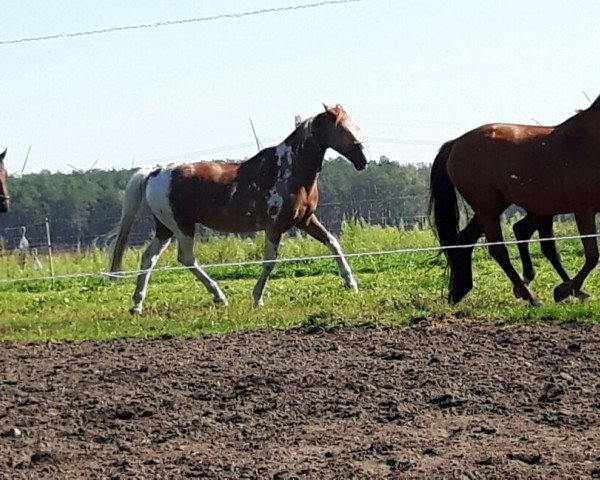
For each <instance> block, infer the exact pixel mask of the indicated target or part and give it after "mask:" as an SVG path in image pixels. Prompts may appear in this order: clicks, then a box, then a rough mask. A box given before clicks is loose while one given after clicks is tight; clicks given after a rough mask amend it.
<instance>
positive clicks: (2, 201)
mask: <svg viewBox="0 0 600 480" xmlns="http://www.w3.org/2000/svg"><path fill="white" fill-rule="evenodd" d="M4 157H6V149H5V150H4V151H3V152H2V153H0V213H4V212H8V209H9V207H10V195H9V194H8V173H7V172H6V168H5V167H4Z"/></svg>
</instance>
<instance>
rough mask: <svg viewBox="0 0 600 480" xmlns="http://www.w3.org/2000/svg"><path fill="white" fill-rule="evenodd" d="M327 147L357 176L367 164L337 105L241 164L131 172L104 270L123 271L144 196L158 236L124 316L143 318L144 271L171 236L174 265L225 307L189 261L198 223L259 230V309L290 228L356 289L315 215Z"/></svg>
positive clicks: (357, 132)
mask: <svg viewBox="0 0 600 480" xmlns="http://www.w3.org/2000/svg"><path fill="white" fill-rule="evenodd" d="M328 148H332V149H334V150H336V151H337V152H338V153H340V154H341V155H343V156H344V157H346V158H347V159H348V160H349V161H350V162H352V164H354V167H355V168H356V169H357V170H363V169H364V168H365V167H366V165H367V159H366V158H365V153H364V151H363V148H364V147H363V140H362V134H361V131H360V129H359V128H358V127H357V126H356V125H355V124H354V123H353V122H352V120H351V119H350V117H349V116H348V115H347V114H346V112H345V111H344V109H343V108H342V107H341V106H340V105H337V106H335V107H327V106H325V111H324V112H322V113H320V114H318V115H316V116H314V117H312V118H309V119H307V120H305V121H304V122H302V123H301V124H300V125H298V127H297V128H296V129H295V130H294V131H293V132H292V133H291V134H290V135H289V136H288V137H287V138H286V139H285V140H284V141H283V142H282V143H280V144H279V145H278V146H277V147H270V148H266V149H264V150H262V151H260V152H259V153H258V154H257V155H255V156H254V157H252V158H250V159H248V160H246V161H244V162H241V163H222V162H196V163H184V164H179V165H170V166H166V167H160V168H156V169H154V170H151V171H139V172H137V173H135V174H134V175H133V177H132V178H131V179H130V180H129V183H128V185H127V187H126V190H125V199H124V201H123V209H122V214H121V220H120V223H119V225H118V227H117V237H116V240H115V244H114V248H113V251H112V255H111V263H110V271H111V272H118V271H120V269H121V263H122V258H123V251H124V249H125V246H126V243H127V238H128V236H129V232H130V230H131V226H132V224H133V221H134V219H135V215H136V213H137V211H138V209H139V207H140V205H141V203H142V200H143V198H144V197H145V198H146V201H147V203H148V205H149V206H150V210H151V211H152V213H153V215H154V218H155V222H156V230H155V234H154V238H153V239H152V241H151V242H150V244H149V245H148V247H147V248H146V250H145V251H144V253H143V255H142V261H141V266H140V270H141V273H140V274H139V275H138V278H137V285H136V288H135V292H134V294H133V307H132V308H131V309H130V312H131V313H132V314H136V313H141V312H142V304H143V302H144V298H145V296H146V289H147V286H148V280H149V276H150V272H151V270H152V268H154V266H155V265H156V262H157V261H158V258H159V256H160V255H161V253H162V252H163V251H164V250H165V249H166V248H167V246H168V245H169V243H170V241H171V239H172V238H173V236H175V238H176V239H177V243H178V260H179V261H180V262H181V263H182V264H183V265H184V266H186V267H188V268H189V269H190V271H191V272H192V273H193V274H194V276H195V277H196V278H197V279H198V280H199V281H200V282H202V283H203V284H204V286H205V287H206V289H207V290H208V291H209V292H210V293H211V294H212V295H213V300H214V301H215V302H216V303H227V299H226V298H225V295H224V294H223V292H222V291H221V289H220V288H219V286H218V285H217V284H216V283H215V282H214V281H213V280H212V279H211V278H210V277H209V276H208V275H207V274H206V273H205V272H204V270H203V269H202V268H201V267H200V266H199V265H198V263H197V262H196V260H195V259H194V253H193V243H194V230H195V225H196V224H197V223H199V224H202V225H204V226H206V227H209V228H212V229H214V230H218V231H221V232H232V233H233V232H256V231H260V230H264V231H265V247H264V255H263V257H264V262H263V266H262V273H261V275H260V277H259V279H258V281H257V283H256V286H255V287H254V290H253V291H252V296H253V299H254V305H255V306H262V305H263V292H264V288H265V284H266V282H267V279H268V277H269V275H270V273H271V271H272V270H273V267H274V260H275V259H276V258H277V249H278V246H279V242H280V240H281V236H282V234H283V233H284V232H286V231H287V230H289V229H290V228H292V227H296V228H299V229H301V230H303V231H305V232H306V233H308V234H309V235H310V236H312V237H314V238H315V239H317V240H318V241H320V242H321V243H323V244H325V245H326V246H327V247H328V248H329V250H330V251H331V252H332V253H333V254H334V255H335V256H336V257H335V258H336V260H337V263H338V267H339V270H340V274H341V276H342V278H343V280H344V283H345V285H346V287H348V288H349V289H351V290H356V289H357V288H358V287H357V283H356V280H355V279H354V276H353V275H352V271H351V270H350V267H349V265H348V263H347V262H346V259H345V258H344V255H343V253H342V250H341V248H340V245H339V243H338V241H337V240H336V238H335V237H334V236H333V235H332V234H331V233H329V232H328V231H327V230H326V229H325V227H324V226H323V225H322V224H321V223H320V222H319V220H318V219H317V216H316V215H315V211H316V209H317V203H318V199H319V191H318V188H317V177H318V175H319V172H320V171H321V167H322V164H323V159H324V156H325V151H326V150H327V149H328Z"/></svg>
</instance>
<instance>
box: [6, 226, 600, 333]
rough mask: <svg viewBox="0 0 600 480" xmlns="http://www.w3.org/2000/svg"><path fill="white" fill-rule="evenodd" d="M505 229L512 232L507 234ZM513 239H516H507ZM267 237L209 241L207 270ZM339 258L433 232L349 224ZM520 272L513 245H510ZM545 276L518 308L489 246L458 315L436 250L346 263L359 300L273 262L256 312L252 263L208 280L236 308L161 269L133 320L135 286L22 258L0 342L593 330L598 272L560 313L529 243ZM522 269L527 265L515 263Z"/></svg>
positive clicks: (202, 253)
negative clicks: (394, 329) (488, 325)
mask: <svg viewBox="0 0 600 480" xmlns="http://www.w3.org/2000/svg"><path fill="white" fill-rule="evenodd" d="M507 228H508V227H507ZM573 233H574V230H573V226H571V225H569V224H562V225H560V226H559V227H558V229H557V234H558V235H567V234H573ZM507 236H510V235H507ZM262 242H263V236H262V235H260V234H259V235H258V236H257V237H256V238H255V239H252V240H248V239H239V238H236V237H227V238H223V237H214V238H212V239H211V240H209V241H208V242H207V243H203V244H197V245H196V253H197V257H198V260H199V262H200V263H201V264H209V263H218V262H237V261H245V260H259V259H260V258H261V254H262ZM341 243H342V246H343V248H344V251H345V252H347V253H350V252H367V251H376V250H392V249H399V248H411V247H425V246H434V245H436V241H435V239H434V237H433V235H432V234H431V232H430V231H427V230H424V231H421V230H411V231H405V230H403V229H398V228H380V227H375V226H367V225H358V224H347V225H345V228H344V231H343V233H342V235H341ZM559 249H560V251H561V254H562V258H563V261H564V263H565V266H566V268H567V270H568V271H570V272H575V271H576V269H578V268H579V267H580V266H581V265H582V262H583V257H582V253H581V244H580V242H579V241H564V242H560V244H559ZM509 250H510V252H511V256H512V258H513V261H514V262H515V266H517V262H519V260H518V256H517V249H516V247H514V246H513V247H509ZM531 251H532V254H533V257H534V264H535V266H536V268H537V272H538V275H537V277H536V279H535V281H534V282H533V284H532V289H533V291H534V292H535V293H536V294H537V295H538V296H539V297H540V298H541V300H542V301H543V302H544V305H543V306H541V307H539V308H529V307H528V306H527V305H526V304H524V302H522V301H518V300H516V299H515V298H514V297H513V295H512V288H511V285H510V283H509V281H508V279H507V278H506V277H505V275H504V274H503V273H502V272H501V271H500V268H499V267H498V266H497V265H496V264H495V262H493V261H492V260H491V259H490V258H489V255H488V254H487V251H486V250H485V249H482V248H480V249H476V251H475V255H474V272H475V288H474V289H473V291H472V292H471V293H470V294H469V295H468V296H467V297H466V298H465V300H464V301H463V302H462V303H461V304H459V305H456V306H449V305H447V303H446V302H445V300H444V297H445V293H446V284H447V279H446V272H445V259H444V258H443V256H440V255H436V254H435V253H402V254H393V255H376V256H364V257H355V258H350V259H349V262H350V264H351V266H352V268H353V270H354V273H355V276H356V278H357V280H358V282H359V288H360V291H359V292H358V293H351V292H348V291H346V290H345V289H344V288H343V286H342V283H341V280H340V278H339V277H338V275H337V268H336V264H335V262H334V261H333V260H332V259H327V260H316V261H301V262H293V263H284V264H280V265H277V267H276V268H275V270H274V272H273V275H272V277H271V280H270V281H269V283H268V284H267V288H266V294H265V304H266V305H265V307H264V308H261V309H254V308H252V301H251V290H252V287H253V285H254V282H255V281H256V279H257V277H258V274H259V272H260V267H259V266H257V265H251V266H236V267H213V268H209V269H207V272H208V273H209V274H210V275H211V276H212V277H213V278H214V279H215V280H217V281H218V282H219V284H220V286H221V288H222V289H223V290H224V292H225V293H226V295H227V296H228V298H229V306H228V307H223V306H215V305H213V304H212V301H211V297H210V296H209V294H208V293H207V292H206V290H205V289H204V287H203V286H202V285H200V284H199V283H198V282H196V281H195V280H194V279H193V277H192V275H191V274H190V273H189V272H186V271H163V272H155V273H154V274H153V275H152V277H151V280H150V285H149V290H148V296H147V299H146V303H145V311H144V314H143V315H141V316H137V317H132V316H130V315H129V313H128V309H129V307H130V304H131V299H130V297H131V294H132V292H133V288H134V281H135V280H134V279H133V278H128V279H123V280H119V281H109V280H108V279H107V278H106V277H102V276H96V277H88V278H73V279H63V280H56V281H55V282H54V285H53V284H52V282H49V281H44V280H36V279H35V277H39V276H42V275H47V274H48V270H47V266H48V259H47V258H46V257H43V256H42V257H41V260H42V263H43V265H44V269H43V270H41V271H35V270H33V269H32V268H31V267H30V266H29V265H28V266H27V267H26V268H25V269H24V270H23V269H21V268H20V267H19V265H18V260H17V258H16V256H15V255H7V256H4V257H0V280H6V279H16V278H21V277H30V278H31V280H29V281H26V282H4V283H0V339H5V340H48V339H56V340H62V339H106V338H119V337H155V336H162V335H184V336H187V335H200V334H207V333H216V332H228V331H235V330H242V329H255V328H283V327H291V326H296V325H303V324H342V323H343V324H352V323H362V322H381V323H388V324H404V323H407V322H409V321H411V319H414V318H418V317H423V316H426V317H432V316H438V315H452V316H455V317H459V318H460V317H464V318H486V319H498V320H502V321H506V322H517V321H581V322H586V321H590V322H595V321H597V320H596V318H597V312H598V311H599V309H600V301H599V300H598V299H599V298H600V281H599V278H600V277H599V276H598V274H597V273H592V275H591V276H590V277H589V279H588V282H587V283H586V285H585V290H586V291H587V292H588V293H591V294H592V297H591V298H590V300H588V301H587V302H585V303H580V302H579V301H577V300H575V299H569V300H567V301H566V302H564V303H561V304H559V305H555V304H554V303H553V301H552V289H553V288H554V286H555V285H557V284H558V282H559V279H558V276H557V275H556V274H555V273H554V271H553V270H551V267H550V266H549V264H548V262H547V261H546V260H545V259H544V258H543V257H542V256H541V254H540V251H539V245H538V244H533V245H531ZM324 254H328V251H327V250H326V249H325V248H324V247H323V246H321V245H320V244H318V243H317V242H316V241H314V240H312V239H307V238H299V237H297V238H290V237H286V238H285V239H284V243H283V245H282V248H281V250H280V257H298V256H310V255H324ZM175 256H176V255H175V249H174V248H172V247H171V248H170V249H169V250H168V251H167V252H166V253H165V255H164V256H163V257H162V258H161V261H160V263H159V267H160V266H165V265H173V266H175V265H177V262H176V258H175ZM139 257H140V251H139V250H133V249H130V250H128V252H127V257H126V261H125V265H124V267H125V268H127V269H136V268H138V266H139ZM54 264H55V273H56V275H61V274H67V273H68V274H71V273H78V272H100V271H103V270H105V268H106V264H107V258H106V252H104V251H100V250H89V251H86V252H82V253H78V254H60V255H55V257H54ZM518 269H519V270H520V263H519V264H518Z"/></svg>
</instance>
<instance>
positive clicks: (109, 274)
mask: <svg viewBox="0 0 600 480" xmlns="http://www.w3.org/2000/svg"><path fill="white" fill-rule="evenodd" d="M598 237H600V233H594V234H588V235H567V236H562V237H548V238H531V239H529V240H505V241H503V242H478V243H472V244H467V245H450V246H447V247H441V246H439V245H438V246H433V247H413V248H397V249H393V250H376V251H370V252H354V253H344V256H345V257H346V258H353V257H369V256H379V255H398V254H407V253H423V252H442V251H443V250H450V249H459V248H471V247H473V248H482V247H490V246H493V245H518V244H520V243H539V242H543V241H547V240H552V241H564V240H581V239H584V238H598ZM336 257H337V255H332V254H331V255H315V256H308V257H283V258H277V259H275V260H270V261H269V263H275V264H277V263H292V262H304V261H315V260H327V259H334V258H336ZM263 263H264V260H247V261H242V262H222V263H208V264H204V265H201V267H202V268H215V267H243V266H248V265H262V264H263ZM191 268H193V267H187V266H166V267H157V268H153V269H151V270H124V271H121V272H115V273H112V272H80V273H68V274H64V275H54V276H41V277H21V278H4V279H0V284H3V283H18V282H34V281H53V280H65V279H72V278H89V277H112V278H130V277H135V276H137V275H139V274H140V273H144V272H149V271H151V272H166V271H176V270H189V269H191Z"/></svg>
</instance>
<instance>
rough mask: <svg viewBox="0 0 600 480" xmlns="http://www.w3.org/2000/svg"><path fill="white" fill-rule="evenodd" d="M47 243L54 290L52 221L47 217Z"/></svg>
mask: <svg viewBox="0 0 600 480" xmlns="http://www.w3.org/2000/svg"><path fill="white" fill-rule="evenodd" d="M46 241H47V244H48V260H49V262H50V276H51V277H52V288H54V262H53V260H52V238H51V237H50V221H49V220H48V217H46Z"/></svg>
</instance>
